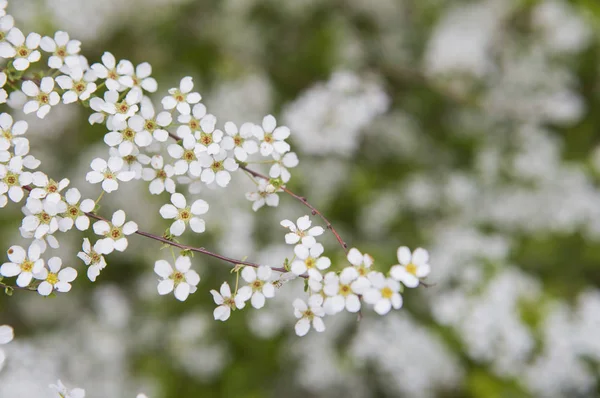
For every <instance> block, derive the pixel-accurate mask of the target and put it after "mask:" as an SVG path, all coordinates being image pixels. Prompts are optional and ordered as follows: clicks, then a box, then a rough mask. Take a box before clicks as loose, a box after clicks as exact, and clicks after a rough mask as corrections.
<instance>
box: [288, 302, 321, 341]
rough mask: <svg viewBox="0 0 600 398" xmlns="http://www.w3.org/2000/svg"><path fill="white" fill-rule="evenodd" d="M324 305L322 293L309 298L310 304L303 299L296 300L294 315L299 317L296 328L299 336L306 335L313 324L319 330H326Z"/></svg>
mask: <svg viewBox="0 0 600 398" xmlns="http://www.w3.org/2000/svg"><path fill="white" fill-rule="evenodd" d="M322 305H323V297H322V296H321V295H312V296H310V297H309V298H308V305H306V303H305V302H304V301H303V300H301V299H295V300H294V302H293V306H294V316H295V317H296V318H298V319H299V321H298V322H296V325H295V327H294V329H295V330H296V334H297V335H298V336H305V335H306V334H307V333H308V331H309V330H310V326H311V324H312V327H313V328H314V329H315V330H316V331H317V332H323V331H324V330H325V324H324V323H323V319H322V318H323V316H325V311H324V310H323V307H322Z"/></svg>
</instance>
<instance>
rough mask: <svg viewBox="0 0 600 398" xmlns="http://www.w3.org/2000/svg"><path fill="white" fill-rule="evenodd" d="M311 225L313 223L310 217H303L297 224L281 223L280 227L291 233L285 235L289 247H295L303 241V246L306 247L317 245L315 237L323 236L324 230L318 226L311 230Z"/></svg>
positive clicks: (288, 221) (290, 222) (287, 221)
mask: <svg viewBox="0 0 600 398" xmlns="http://www.w3.org/2000/svg"><path fill="white" fill-rule="evenodd" d="M311 224H312V222H311V221H310V217H309V216H302V217H300V218H298V220H297V221H296V224H294V223H293V222H292V221H290V220H283V221H281V223H280V225H281V226H282V227H285V228H288V229H289V230H290V231H291V232H289V233H287V234H285V243H287V244H288V245H295V244H296V243H298V242H300V241H302V244H303V245H304V246H306V247H311V246H312V245H314V244H315V243H317V241H316V240H315V236H320V235H322V234H323V232H324V229H323V228H322V227H318V226H317V227H312V228H311V227H310V226H311ZM296 225H297V226H296Z"/></svg>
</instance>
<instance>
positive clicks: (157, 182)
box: [142, 155, 175, 195]
mask: <svg viewBox="0 0 600 398" xmlns="http://www.w3.org/2000/svg"><path fill="white" fill-rule="evenodd" d="M150 165H151V166H152V168H149V167H148V168H144V169H143V170H142V178H143V179H144V181H151V182H150V185H149V187H148V188H149V190H150V193H151V194H153V195H160V194H161V193H163V192H164V191H167V192H169V193H175V181H173V179H172V178H171V177H173V176H174V175H175V169H174V168H173V166H171V165H170V164H167V165H165V164H164V160H163V157H162V156H160V155H154V156H152V159H151V161H150Z"/></svg>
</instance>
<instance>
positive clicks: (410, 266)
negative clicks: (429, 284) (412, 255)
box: [404, 263, 417, 276]
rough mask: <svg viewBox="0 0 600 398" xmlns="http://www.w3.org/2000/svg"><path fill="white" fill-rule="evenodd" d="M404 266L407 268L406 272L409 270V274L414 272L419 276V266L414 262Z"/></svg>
mask: <svg viewBox="0 0 600 398" xmlns="http://www.w3.org/2000/svg"><path fill="white" fill-rule="evenodd" d="M404 268H405V269H406V272H408V273H409V274H413V275H414V276H417V266H416V265H414V264H413V263H409V264H407V265H406V266H405V267H404Z"/></svg>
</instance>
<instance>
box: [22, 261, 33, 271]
mask: <svg viewBox="0 0 600 398" xmlns="http://www.w3.org/2000/svg"><path fill="white" fill-rule="evenodd" d="M32 269H33V261H31V260H25V261H23V263H22V264H21V271H23V272H31V270H32Z"/></svg>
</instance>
